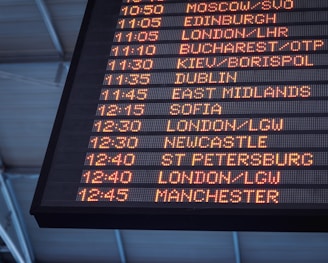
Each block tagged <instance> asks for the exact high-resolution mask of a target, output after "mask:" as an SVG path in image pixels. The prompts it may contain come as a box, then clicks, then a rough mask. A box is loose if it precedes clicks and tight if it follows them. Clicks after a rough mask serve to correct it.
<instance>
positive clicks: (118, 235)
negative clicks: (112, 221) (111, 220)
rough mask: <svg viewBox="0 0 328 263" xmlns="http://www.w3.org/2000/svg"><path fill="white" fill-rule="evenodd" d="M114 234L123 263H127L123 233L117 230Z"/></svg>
mask: <svg viewBox="0 0 328 263" xmlns="http://www.w3.org/2000/svg"><path fill="white" fill-rule="evenodd" d="M114 233H115V239H116V244H117V248H118V253H119V255H120V260H121V263H126V257H125V250H124V245H123V241H122V236H121V232H120V230H118V229H116V230H114Z"/></svg>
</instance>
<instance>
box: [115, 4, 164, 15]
mask: <svg viewBox="0 0 328 263" xmlns="http://www.w3.org/2000/svg"><path fill="white" fill-rule="evenodd" d="M163 12H164V5H130V6H124V7H122V8H121V14H120V15H124V16H137V15H161V14H163Z"/></svg>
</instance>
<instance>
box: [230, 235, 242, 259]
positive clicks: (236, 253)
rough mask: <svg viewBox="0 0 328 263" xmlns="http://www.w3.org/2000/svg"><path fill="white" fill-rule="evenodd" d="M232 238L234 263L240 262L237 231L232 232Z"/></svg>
mask: <svg viewBox="0 0 328 263" xmlns="http://www.w3.org/2000/svg"><path fill="white" fill-rule="evenodd" d="M232 239H233V247H234V252H235V258H236V263H241V259H240V247H239V237H238V232H236V231H234V232H232Z"/></svg>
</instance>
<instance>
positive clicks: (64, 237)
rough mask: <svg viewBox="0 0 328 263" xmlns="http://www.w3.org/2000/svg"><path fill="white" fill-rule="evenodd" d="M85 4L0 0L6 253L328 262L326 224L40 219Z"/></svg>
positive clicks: (0, 220)
mask: <svg viewBox="0 0 328 263" xmlns="http://www.w3.org/2000/svg"><path fill="white" fill-rule="evenodd" d="M85 6H86V0H0V189H1V192H0V262H10V263H11V262H24V263H25V262H26V263H29V262H40V263H48V262H49V263H50V262H53V263H57V262H58V263H59V262H70V263H74V262H78V263H82V262H113V263H116V262H117V263H125V262H128V263H134V262H140V263H148V262H149V263H160V262H163V263H164V262H165V263H167V262H173V263H175V262H177V263H183V262H204V263H207V262H208V263H210V262H216V263H278V262H279V263H321V262H322V263H326V262H328V249H327V248H328V234H327V233H273V232H272V233H270V232H215V231H211V232H204V231H142V230H78V229H74V230H72V229H40V228H39V227H38V226H37V224H36V222H35V220H34V218H33V217H32V216H31V215H29V208H30V205H31V200H32V197H33V194H34V189H35V186H36V182H37V179H38V173H39V170H40V167H41V164H42V161H43V157H44V154H45V151H46V147H47V143H48V139H49V136H50V132H51V128H52V125H53V122H54V118H55V114H56V111H57V107H58V104H59V100H60V96H61V93H62V89H63V86H64V81H65V77H66V74H67V71H68V68H69V64H70V59H71V57H72V53H73V50H74V45H75V41H76V38H77V35H78V31H79V27H80V24H81V21H82V17H83V13H84V9H85Z"/></svg>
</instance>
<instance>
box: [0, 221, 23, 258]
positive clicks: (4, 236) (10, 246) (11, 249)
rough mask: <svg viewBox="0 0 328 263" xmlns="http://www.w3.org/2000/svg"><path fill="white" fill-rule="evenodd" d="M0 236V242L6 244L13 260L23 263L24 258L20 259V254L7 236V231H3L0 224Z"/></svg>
mask: <svg viewBox="0 0 328 263" xmlns="http://www.w3.org/2000/svg"><path fill="white" fill-rule="evenodd" d="M0 236H1V238H2V240H3V241H4V242H5V243H6V245H7V248H8V250H9V252H10V253H11V255H12V256H13V258H14V259H15V260H16V262H18V263H25V261H24V258H23V257H22V255H21V253H20V252H19V250H18V248H17V246H16V245H15V243H14V242H13V241H12V239H11V237H10V236H9V235H8V233H7V231H6V230H5V229H4V227H3V226H2V225H1V224H0Z"/></svg>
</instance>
